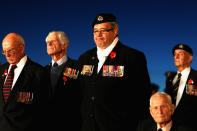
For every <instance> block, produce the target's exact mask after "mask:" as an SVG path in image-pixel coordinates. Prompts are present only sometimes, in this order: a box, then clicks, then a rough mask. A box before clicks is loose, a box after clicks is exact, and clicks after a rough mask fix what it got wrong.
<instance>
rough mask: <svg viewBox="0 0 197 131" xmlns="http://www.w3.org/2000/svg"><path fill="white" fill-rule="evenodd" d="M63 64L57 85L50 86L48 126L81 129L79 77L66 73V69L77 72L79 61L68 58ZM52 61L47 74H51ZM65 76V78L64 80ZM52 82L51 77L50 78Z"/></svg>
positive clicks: (75, 130) (51, 128)
mask: <svg viewBox="0 0 197 131" xmlns="http://www.w3.org/2000/svg"><path fill="white" fill-rule="evenodd" d="M61 66H63V68H61V74H60V75H59V77H58V78H57V79H58V82H57V84H56V86H55V87H53V89H52V86H50V84H49V86H50V95H49V104H48V106H47V109H46V111H47V114H46V115H47V116H50V117H46V119H47V120H46V121H48V122H46V124H47V125H46V128H45V129H50V130H62V129H64V130H73V131H79V130H80V129H81V116H80V103H81V89H80V86H79V82H78V79H75V78H73V77H72V75H71V76H69V75H67V76H66V75H64V73H65V70H66V69H70V70H71V69H72V70H75V71H76V72H75V73H77V71H79V70H78V64H77V61H75V60H72V59H70V58H68V61H66V62H65V63H63V64H62V65H61ZM51 68H52V66H51V63H50V64H48V65H47V66H46V67H45V69H46V71H47V76H50V71H51ZM63 77H66V78H64V79H65V80H63ZM48 79H49V82H48V83H50V82H51V80H50V77H49V78H48Z"/></svg>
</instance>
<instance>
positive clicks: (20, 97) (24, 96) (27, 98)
mask: <svg viewBox="0 0 197 131" xmlns="http://www.w3.org/2000/svg"><path fill="white" fill-rule="evenodd" d="M33 95H34V94H33V92H18V94H17V102H18V103H25V104H31V103H32V102H33Z"/></svg>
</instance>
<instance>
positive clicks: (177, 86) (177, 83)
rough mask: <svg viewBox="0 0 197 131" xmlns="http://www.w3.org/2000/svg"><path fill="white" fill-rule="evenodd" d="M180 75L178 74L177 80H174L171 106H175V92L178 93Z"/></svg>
mask: <svg viewBox="0 0 197 131" xmlns="http://www.w3.org/2000/svg"><path fill="white" fill-rule="evenodd" d="M181 76H182V75H181V73H178V78H177V80H176V82H175V84H174V90H173V98H172V99H173V100H172V102H173V104H175V105H176V96H177V91H178V89H179V84H180V81H181Z"/></svg>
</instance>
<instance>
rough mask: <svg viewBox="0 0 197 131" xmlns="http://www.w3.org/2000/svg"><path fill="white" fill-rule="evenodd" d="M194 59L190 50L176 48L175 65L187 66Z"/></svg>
mask: <svg viewBox="0 0 197 131" xmlns="http://www.w3.org/2000/svg"><path fill="white" fill-rule="evenodd" d="M191 61H192V55H190V54H189V53H188V52H186V51H184V50H181V49H176V50H175V51H174V65H175V66H176V67H187V66H189V65H190V63H191Z"/></svg>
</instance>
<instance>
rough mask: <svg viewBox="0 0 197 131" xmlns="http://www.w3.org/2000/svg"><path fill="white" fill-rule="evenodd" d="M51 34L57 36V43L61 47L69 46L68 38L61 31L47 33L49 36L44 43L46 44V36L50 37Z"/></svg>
mask: <svg viewBox="0 0 197 131" xmlns="http://www.w3.org/2000/svg"><path fill="white" fill-rule="evenodd" d="M51 34H57V36H58V39H59V42H60V43H61V44H62V45H65V44H69V40H68V37H67V35H66V34H65V33H64V32H63V31H52V32H49V34H48V35H47V37H46V42H47V39H48V36H49V35H51Z"/></svg>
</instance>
